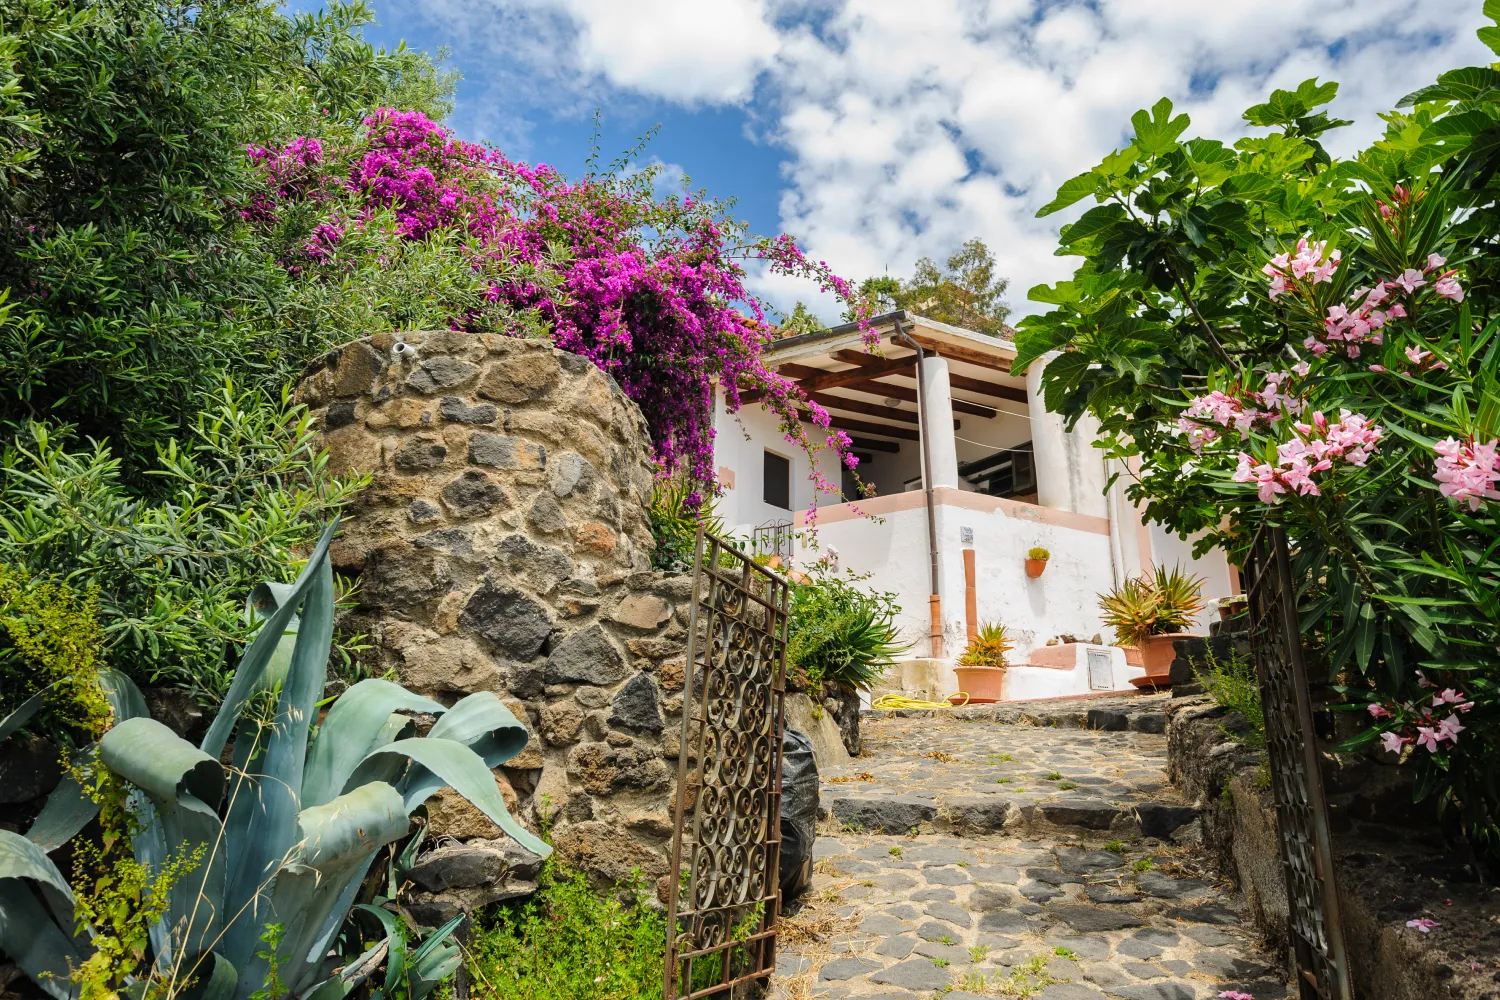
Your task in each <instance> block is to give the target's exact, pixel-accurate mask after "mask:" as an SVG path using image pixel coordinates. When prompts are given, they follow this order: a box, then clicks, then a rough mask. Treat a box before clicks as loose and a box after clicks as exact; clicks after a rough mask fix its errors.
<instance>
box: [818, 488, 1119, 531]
mask: <svg viewBox="0 0 1500 1000" xmlns="http://www.w3.org/2000/svg"><path fill="white" fill-rule="evenodd" d="M933 502H934V503H936V504H938V505H939V506H942V507H956V508H959V509H962V510H975V511H980V512H981V513H985V514H992V513H1000V514H1004V515H1006V516H1007V517H1013V518H1015V519H1016V520H1018V521H1031V522H1034V523H1038V524H1051V525H1055V526H1057V527H1059V528H1071V529H1072V530H1074V531H1086V532H1089V533H1090V534H1095V535H1108V534H1109V519H1108V518H1105V517H1094V516H1093V515H1092V514H1075V513H1073V512H1072V511H1067V510H1053V509H1052V508H1051V507H1039V506H1037V505H1036V504H1034V503H1021V502H1020V501H1018V500H1005V499H1002V498H1000V497H992V496H986V495H985V494H983V493H971V492H969V491H968V490H955V489H953V488H952V487H948V486H940V487H938V489H936V490H934V491H933ZM926 503H927V500H926V497H925V495H924V493H923V492H922V491H921V490H910V491H908V492H906V493H892V494H890V495H889V496H883V497H872V498H870V499H868V500H859V501H857V502H855V503H841V504H834V505H832V506H829V507H819V508H818V516H817V520H818V523H819V524H836V523H838V522H839V521H852V520H854V519H855V518H857V517H861V516H866V515H871V514H874V515H885V514H895V513H898V512H899V511H903V510H918V509H920V508H922V507H924V506H925V505H926ZM808 520H809V518H808V514H807V511H799V512H798V513H797V518H796V521H797V526H798V527H799V528H801V527H806V526H807V523H808Z"/></svg>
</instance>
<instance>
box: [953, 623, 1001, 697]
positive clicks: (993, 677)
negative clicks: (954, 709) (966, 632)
mask: <svg viewBox="0 0 1500 1000" xmlns="http://www.w3.org/2000/svg"><path fill="white" fill-rule="evenodd" d="M1011 646H1012V643H1011V641H1010V639H1009V637H1008V636H1006V634H1005V626H1004V625H1000V624H997V623H995V622H986V623H984V624H983V625H981V626H980V628H979V631H978V632H977V633H976V634H975V635H974V637H973V638H971V639H970V640H969V645H968V648H966V649H965V650H964V655H963V656H961V657H959V660H958V665H957V666H955V667H954V668H953V672H954V673H956V674H957V675H958V687H959V693H960V694H966V695H968V696H969V704H977V705H987V704H991V703H993V702H997V701H999V700H1000V689H1001V686H1002V685H1003V684H1004V681H1005V654H1006V653H1008V652H1010V650H1011ZM949 700H950V701H955V703H956V702H957V701H958V700H959V697H958V695H954V696H953V697H952V698H950V699H949Z"/></svg>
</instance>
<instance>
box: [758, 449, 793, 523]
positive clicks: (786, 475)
mask: <svg viewBox="0 0 1500 1000" xmlns="http://www.w3.org/2000/svg"><path fill="white" fill-rule="evenodd" d="M763 478H764V481H765V486H764V487H763V488H762V489H763V494H762V499H763V500H765V502H766V503H768V504H770V505H771V506H772V507H780V508H781V509H782V510H791V509H792V463H791V462H790V461H788V460H787V459H784V458H782V457H781V456H780V455H773V454H771V453H770V452H769V451H768V452H766V464H765V475H764V477H763Z"/></svg>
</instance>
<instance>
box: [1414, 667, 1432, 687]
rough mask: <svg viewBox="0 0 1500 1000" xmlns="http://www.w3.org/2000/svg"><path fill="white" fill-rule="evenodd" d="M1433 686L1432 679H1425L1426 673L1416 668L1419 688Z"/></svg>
mask: <svg viewBox="0 0 1500 1000" xmlns="http://www.w3.org/2000/svg"><path fill="white" fill-rule="evenodd" d="M1433 686H1434V685H1433V683H1432V681H1430V680H1428V679H1427V675H1426V674H1424V673H1422V671H1420V670H1418V671H1417V687H1419V688H1430V687H1433Z"/></svg>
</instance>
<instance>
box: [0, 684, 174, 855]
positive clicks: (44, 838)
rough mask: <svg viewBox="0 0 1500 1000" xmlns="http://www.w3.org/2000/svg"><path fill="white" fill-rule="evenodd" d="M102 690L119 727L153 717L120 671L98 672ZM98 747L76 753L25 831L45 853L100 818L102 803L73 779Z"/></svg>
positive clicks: (138, 691)
mask: <svg viewBox="0 0 1500 1000" xmlns="http://www.w3.org/2000/svg"><path fill="white" fill-rule="evenodd" d="M99 686H100V687H101V688H103V689H104V697H105V698H107V699H108V700H109V705H110V708H111V709H112V710H113V711H114V716H115V723H116V724H119V723H121V722H124V721H125V720H126V719H139V718H144V717H145V716H147V715H148V714H150V713H149V712H148V711H147V709H146V699H145V698H143V697H142V696H141V689H140V688H138V687H136V686H135V682H134V681H132V680H131V679H130V678H129V677H126V676H125V675H124V674H122V673H120V672H119V671H118V670H101V671H99ZM7 721H9V720H7ZM4 728H5V725H4V723H0V740H3V739H4V738H5V734H4V732H3V730H4ZM97 746H98V744H97V743H91V744H89V745H88V746H86V747H83V748H82V749H80V750H75V751H74V752H73V755H72V758H71V760H70V765H71V766H70V767H69V768H68V770H67V771H65V772H63V776H62V780H60V781H59V782H58V783H57V787H56V788H54V789H53V790H52V794H51V795H49V796H47V804H46V805H44V806H43V807H42V811H41V812H40V813H38V814H37V817H36V820H35V821H34V822H33V823H32V824H31V829H29V830H27V831H26V839H27V840H29V841H31V842H32V843H33V844H36V845H37V846H38V847H40V848H41V849H42V850H44V851H49V852H50V851H55V850H57V849H58V848H59V847H61V846H62V845H63V844H66V843H67V842H68V841H70V840H72V839H73V838H74V837H76V836H77V835H78V831H79V830H82V829H83V828H84V827H85V826H88V824H89V820H91V819H93V818H94V817H95V816H97V815H99V803H97V802H95V801H94V800H93V799H91V798H90V797H89V796H88V795H86V794H84V791H83V787H82V786H81V785H79V784H78V779H77V778H75V777H74V776H73V772H74V771H76V770H77V769H78V768H79V767H81V766H82V765H83V764H84V762H85V761H86V760H88V758H89V757H90V756H92V755H93V753H94V750H95V748H96V747H97Z"/></svg>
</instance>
